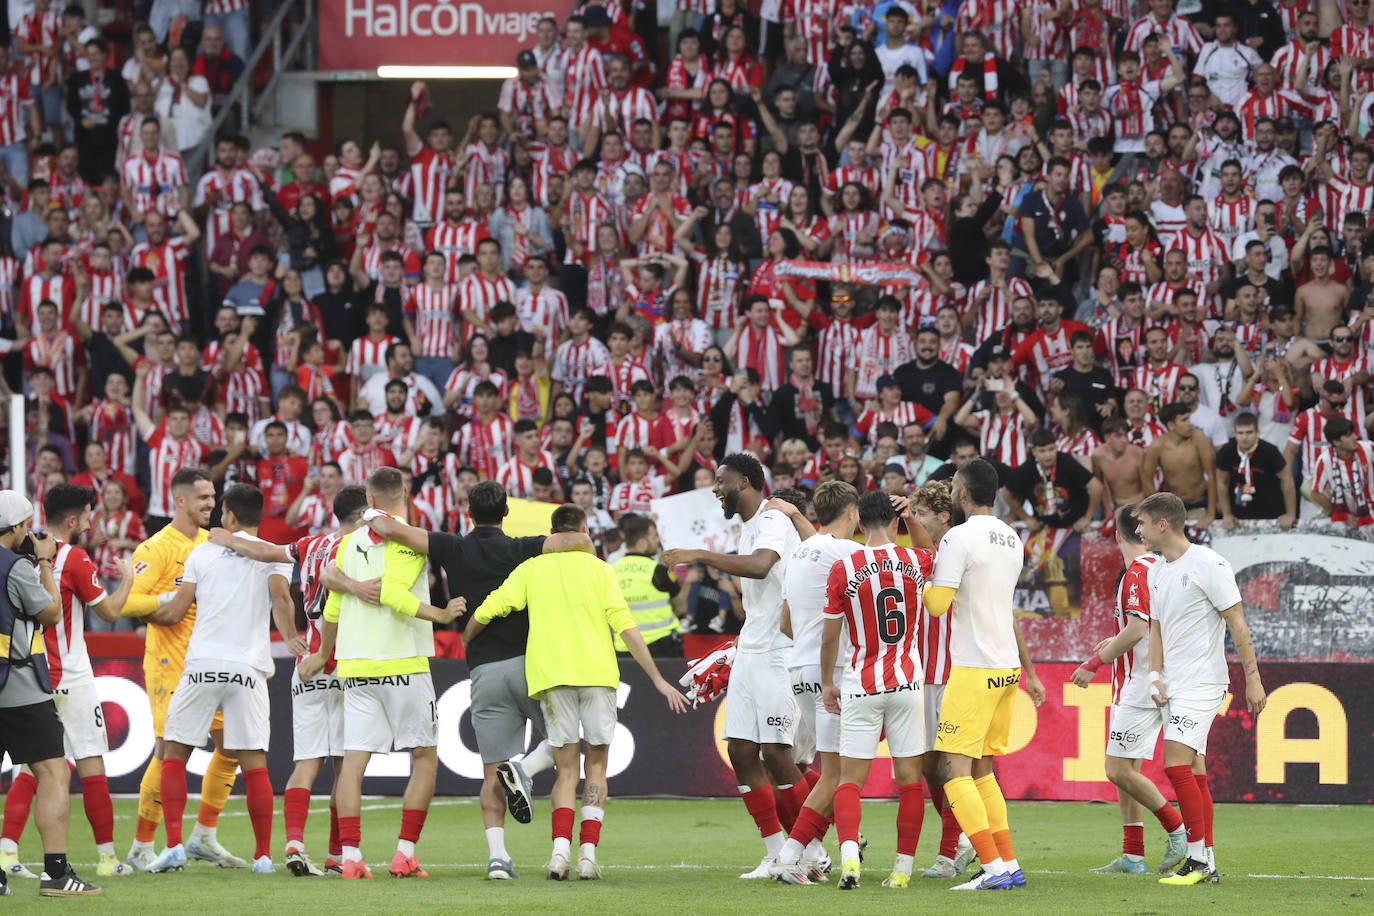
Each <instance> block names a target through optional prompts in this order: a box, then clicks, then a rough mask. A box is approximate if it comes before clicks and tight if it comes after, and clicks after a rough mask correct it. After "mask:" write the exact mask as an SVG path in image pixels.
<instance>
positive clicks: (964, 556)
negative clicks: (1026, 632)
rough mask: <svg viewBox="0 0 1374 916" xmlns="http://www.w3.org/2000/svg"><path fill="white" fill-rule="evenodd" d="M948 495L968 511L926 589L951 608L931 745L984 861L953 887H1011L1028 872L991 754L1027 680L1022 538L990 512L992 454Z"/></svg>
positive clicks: (935, 611) (932, 605)
mask: <svg viewBox="0 0 1374 916" xmlns="http://www.w3.org/2000/svg"><path fill="white" fill-rule="evenodd" d="M950 496H951V498H952V500H953V501H954V503H955V504H956V505H957V506H959V508H961V509H962V510H963V511H964V515H965V520H964V523H963V524H961V525H958V526H956V527H954V528H951V529H950V530H949V532H948V533H947V534H946V535H945V536H944V538H943V539H942V540H941V541H940V549H939V551H938V552H937V553H936V559H935V572H934V575H933V576H932V577H931V581H930V582H929V583H928V584H927V585H926V586H925V589H924V590H923V593H922V594H923V598H924V601H925V605H926V607H927V608H928V609H929V610H930V613H931V615H932V616H934V617H939V616H940V615H942V614H945V613H950V614H951V615H952V617H951V632H950V638H949V651H950V661H951V667H950V674H949V681H948V682H947V683H946V685H945V687H946V689H945V696H944V699H943V700H942V701H941V704H940V724H939V734H938V735H937V736H936V739H935V750H936V751H938V752H939V753H940V755H941V756H940V776H941V781H942V782H943V784H944V790H945V797H946V798H947V799H949V804H950V807H952V808H953V809H954V816H955V817H956V818H958V820H959V826H960V827H962V828H963V830H964V833H966V834H968V838H969V842H971V843H972V844H973V848H974V850H975V851H976V852H977V854H978V859H979V861H981V862H982V865H983V871H982V873H981V874H979V875H978V876H976V877H974V878H973V880H971V881H967V882H965V883H964V884H959V885H955V887H954V888H953V890H1010V889H1012V888H1013V887H1023V886H1025V883H1026V877H1025V874H1024V873H1023V872H1022V871H1021V867H1020V865H1019V864H1018V863H1017V861H1016V853H1015V850H1014V848H1013V846H1012V842H1011V828H1010V826H1009V825H1008V823H1007V802H1006V799H1005V798H1003V796H1002V790H1001V788H1000V787H999V786H998V785H997V776H996V774H995V773H994V772H993V759H994V758H995V757H1000V756H1001V755H1003V754H1005V753H1006V752H1007V741H1008V739H1009V737H1010V734H1011V716H1012V710H1013V709H1014V708H1015V705H1016V691H1017V685H1018V684H1019V683H1020V681H1021V665H1020V662H1021V653H1020V651H1019V646H1018V643H1019V642H1020V641H1019V640H1018V638H1017V631H1016V627H1015V626H1014V618H1013V614H1012V607H1013V597H1014V594H1015V591H1016V583H1017V580H1018V579H1019V578H1020V576H1021V569H1022V565H1023V563H1024V548H1023V547H1022V545H1021V539H1020V538H1019V537H1018V536H1017V534H1016V532H1015V531H1013V530H1012V528H1011V527H1010V526H1009V525H1007V524H1006V523H1005V522H1003V521H1002V520H1001V519H999V518H997V516H996V515H994V514H993V510H992V505H993V503H994V502H995V501H996V499H997V470H996V469H995V468H994V467H993V466H992V465H991V464H990V463H988V462H987V461H984V460H983V459H981V458H975V459H973V460H972V461H968V462H965V463H964V465H963V466H962V467H960V468H959V470H958V471H956V472H955V474H954V484H953V486H952V488H951V490H950Z"/></svg>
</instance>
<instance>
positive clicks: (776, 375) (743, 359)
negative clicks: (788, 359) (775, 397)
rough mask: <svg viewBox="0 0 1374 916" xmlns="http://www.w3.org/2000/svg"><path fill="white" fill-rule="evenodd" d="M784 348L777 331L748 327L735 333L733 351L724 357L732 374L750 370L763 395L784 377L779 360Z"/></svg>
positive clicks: (779, 383) (781, 362) (771, 327)
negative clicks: (732, 368) (732, 367)
mask: <svg viewBox="0 0 1374 916" xmlns="http://www.w3.org/2000/svg"><path fill="white" fill-rule="evenodd" d="M784 349H785V344H784V343H783V340H782V335H781V334H780V333H778V329H777V328H775V327H773V325H772V323H771V322H770V323H769V324H768V325H767V326H766V327H764V328H763V329H762V330H760V329H759V328H757V327H755V326H754V325H753V324H752V323H748V324H745V325H744V327H742V328H740V329H739V333H738V335H737V336H736V338H735V346H734V350H733V351H732V352H730V353H728V354H726V355H727V356H729V357H730V360H731V362H733V363H734V365H735V370H736V371H740V372H742V371H744V370H745V369H746V368H747V369H753V370H754V371H755V372H757V373H758V374H759V384H760V385H761V386H762V387H763V390H764V392H765V393H767V394H771V393H772V392H774V391H776V390H777V389H778V386H779V385H781V384H782V383H783V379H785V378H786V376H787V369H786V364H785V362H784V360H783V350H784Z"/></svg>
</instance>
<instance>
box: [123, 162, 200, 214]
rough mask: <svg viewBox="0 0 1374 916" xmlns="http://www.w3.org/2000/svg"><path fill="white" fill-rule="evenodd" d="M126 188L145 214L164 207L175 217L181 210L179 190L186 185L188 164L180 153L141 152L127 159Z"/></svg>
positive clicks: (124, 176)
mask: <svg viewBox="0 0 1374 916" xmlns="http://www.w3.org/2000/svg"><path fill="white" fill-rule="evenodd" d="M122 184H123V186H124V187H126V188H128V189H129V194H130V196H131V197H132V199H133V202H134V207H135V209H137V210H138V211H139V212H141V213H146V212H148V211H149V210H160V211H161V212H162V213H163V215H165V216H167V217H168V218H171V217H173V216H175V215H176V213H177V211H178V210H180V209H181V195H180V194H179V193H178V191H179V189H180V188H182V187H184V186H185V185H186V167H185V165H183V164H182V161H181V157H180V156H178V155H177V154H176V153H169V152H167V151H166V150H158V151H157V152H156V153H154V154H153V155H151V156H149V155H148V154H147V153H146V152H140V153H138V154H137V155H135V156H130V157H129V158H128V159H125V160H124V172H123V181H122Z"/></svg>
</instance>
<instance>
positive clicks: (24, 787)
mask: <svg viewBox="0 0 1374 916" xmlns="http://www.w3.org/2000/svg"><path fill="white" fill-rule="evenodd" d="M91 498H92V493H91V491H90V490H88V489H86V488H85V487H78V486H74V485H73V484H69V483H63V484H58V485H57V486H55V487H52V488H50V489H49V490H48V491H47V493H45V494H44V495H43V517H44V519H45V523H46V528H47V532H48V534H50V535H52V536H53V537H54V538H55V539H56V540H57V551H56V553H54V554H53V563H52V573H53V578H54V579H56V580H57V587H58V592H59V594H60V595H61V605H62V615H61V616H60V617H59V618H58V621H57V623H55V624H53V625H51V626H48V627H45V628H44V629H43V640H44V642H45V644H46V645H45V650H46V655H47V657H48V677H49V678H50V679H51V681H52V689H53V702H54V704H55V705H56V706H57V713H58V715H59V716H61V718H62V736H63V742H64V744H65V745H66V752H67V756H68V757H70V758H71V759H72V760H74V761H75V762H76V774H77V776H78V777H79V778H80V780H81V801H82V805H83V807H84V808H85V811H86V820H88V821H89V822H90V824H91V830H92V832H93V833H94V834H95V845H96V851H97V853H98V854H99V856H100V864H99V865H97V866H96V874H97V875H100V876H101V877H122V876H125V875H132V874H133V873H134V868H133V866H131V865H129V864H127V863H125V862H121V861H119V859H117V858H116V857H115V849H114V805H113V803H112V802H111V801H110V784H109V780H108V779H107V778H106V776H105V756H104V755H105V754H108V753H109V752H110V745H109V739H108V737H107V736H106V734H105V714H104V711H103V709H102V707H101V705H100V696H99V693H98V692H97V691H96V687H95V674H94V672H93V671H92V669H91V657H90V655H89V654H88V653H87V651H86V634H85V617H86V610H87V609H90V611H91V612H92V613H94V614H95V615H96V616H97V617H99V618H100V619H101V620H104V621H107V622H109V621H113V620H117V619H118V618H119V611H120V609H121V608H122V607H123V606H124V602H125V600H126V599H127V598H128V597H129V589H130V587H131V586H132V585H133V581H134V576H133V568H132V567H131V566H129V564H128V563H127V562H125V561H124V560H123V559H119V560H116V561H115V562H116V563H117V564H118V565H119V588H118V589H117V590H116V591H115V593H114V594H113V595H111V594H107V593H106V591H105V586H104V585H102V584H101V581H100V575H99V573H98V572H97V571H96V568H95V564H94V563H93V562H91V558H90V556H89V555H88V554H87V553H86V551H84V550H82V549H81V548H80V547H76V546H74V545H73V544H72V542H73V541H75V540H77V539H78V538H80V537H81V536H82V535H83V534H85V533H86V532H87V531H88V530H90V527H91ZM37 789H38V782H37V780H36V779H35V778H34V775H33V772H32V771H31V770H30V769H29V768H28V767H27V766H24V767H22V768H21V772H19V773H17V774H16V775H15V778H14V782H13V783H11V785H10V790H9V792H8V793H6V795H5V827H4V834H3V839H0V868H3V869H4V871H5V873H6V874H7V875H10V876H11V877H20V878H37V877H38V876H37V875H35V874H33V873H32V872H30V871H29V870H28V869H27V868H25V867H24V866H23V865H22V864H21V863H20V861H19V857H18V850H19V847H18V842H19V837H20V836H21V835H22V834H23V832H24V824H25V822H27V821H28V817H29V806H30V804H31V803H32V801H33V797H34V793H35V791H36V790H37Z"/></svg>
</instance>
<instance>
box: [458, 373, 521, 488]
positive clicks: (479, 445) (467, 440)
mask: <svg viewBox="0 0 1374 916" xmlns="http://www.w3.org/2000/svg"><path fill="white" fill-rule="evenodd" d="M472 402H473V404H474V405H475V406H476V408H477V415H476V416H475V417H473V418H472V420H470V421H469V422H468V423H467V424H466V425H464V426H463V428H462V429H460V430H458V432H456V433H454V434H453V442H454V445H455V446H456V452H457V454H458V463H459V464H461V465H464V466H466V467H470V468H472V469H474V470H475V471H477V473H478V474H479V475H481V477H482V479H483V480H495V479H496V476H497V474H499V473H500V471H501V467H502V465H504V464H505V463H506V461H507V460H508V459H509V458H510V455H511V447H512V445H513V444H514V443H513V440H514V433H515V431H514V425H515V424H514V423H512V422H511V418H510V417H508V416H506V415H505V414H503V413H498V409H499V408H500V407H501V394H500V392H498V391H497V390H496V386H495V385H493V384H492V383H491V382H479V383H478V385H477V388H476V389H474V391H473V396H472Z"/></svg>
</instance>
